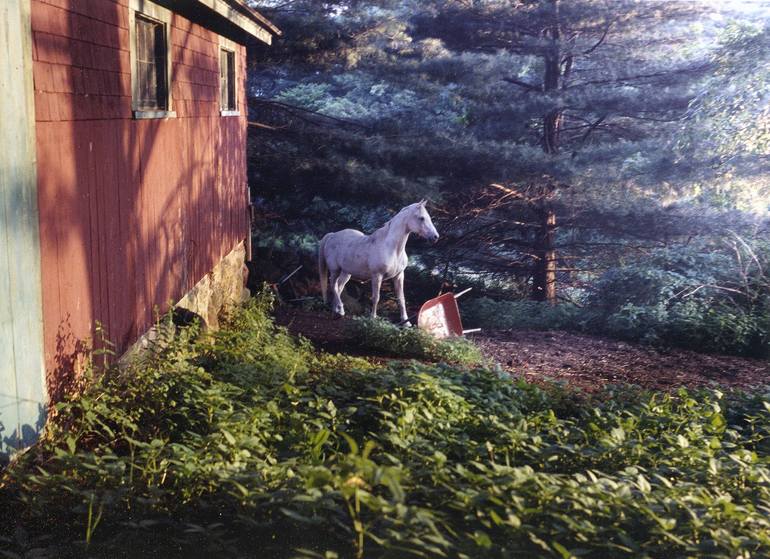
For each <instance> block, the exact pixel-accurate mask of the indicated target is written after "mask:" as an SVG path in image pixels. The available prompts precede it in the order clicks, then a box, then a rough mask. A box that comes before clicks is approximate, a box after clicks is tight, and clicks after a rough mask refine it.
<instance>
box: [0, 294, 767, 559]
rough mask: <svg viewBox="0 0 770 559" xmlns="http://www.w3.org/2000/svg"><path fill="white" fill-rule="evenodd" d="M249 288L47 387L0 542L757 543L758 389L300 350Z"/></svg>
mask: <svg viewBox="0 0 770 559" xmlns="http://www.w3.org/2000/svg"><path fill="white" fill-rule="evenodd" d="M269 306H270V301H269V299H268V298H266V297H264V296H263V297H261V298H258V299H257V300H255V301H254V302H253V303H252V304H251V305H249V306H248V307H247V308H245V309H243V310H241V311H238V312H237V313H236V314H235V315H234V316H233V317H232V319H231V322H230V324H229V325H228V326H227V327H226V328H224V329H223V330H221V331H220V332H218V333H217V334H215V335H212V336H203V335H201V334H200V333H199V332H198V331H197V330H196V329H194V328H193V329H188V330H185V331H182V332H180V333H179V334H178V335H177V336H175V337H174V338H173V339H171V340H169V343H168V345H167V346H165V347H164V348H162V349H159V351H158V352H156V353H155V354H153V355H150V356H147V357H146V358H145V359H142V360H141V361H137V362H136V363H134V364H133V365H132V366H131V367H130V368H128V369H126V370H124V371H121V372H117V371H115V372H112V373H110V374H107V375H104V376H101V377H99V378H97V379H94V381H93V382H92V384H91V386H90V388H89V389H88V390H87V391H86V393H85V394H84V395H82V397H80V398H78V399H73V400H71V401H67V402H64V403H62V404H60V405H59V406H57V410H56V415H55V417H54V418H52V420H51V421H50V422H49V426H48V430H47V432H46V434H45V436H44V438H43V440H42V441H41V442H40V443H39V444H38V445H36V446H35V447H34V448H32V449H31V450H30V451H29V452H27V453H25V454H24V455H23V456H21V457H20V458H19V459H18V460H17V461H15V462H14V463H13V464H12V466H11V467H10V468H9V469H8V470H7V471H6V472H5V474H4V476H3V482H2V488H1V489H0V511H2V513H0V514H2V516H3V518H0V520H1V522H0V550H2V551H3V554H4V555H5V556H7V557H23V556H29V557H31V556H34V557H86V556H87V557H110V558H116V557H150V556H151V557H211V556H227V557H260V558H262V557H329V558H331V557H408V556H412V555H413V556H417V557H485V558H486V557H520V556H524V557H537V556H542V557H564V558H566V557H672V556H678V557H681V556H688V555H689V556H698V557H763V556H767V555H768V554H770V514H768V513H770V469H768V465H769V463H770V393H766V392H763V391H762V390H755V391H754V392H753V393H752V394H738V393H722V392H720V391H718V390H708V391H707V390H701V391H686V390H681V391H679V392H676V393H666V394H661V393H649V392H643V391H638V390H633V389H623V390H618V391H616V392H609V391H608V392H604V393H601V394H599V395H595V396H593V397H590V398H588V397H581V396H579V395H576V394H575V393H572V392H570V391H566V390H562V389H560V388H558V387H555V386H554V387H538V386H534V385H532V384H527V383H525V382H522V381H512V380H511V378H510V377H509V376H508V375H506V374H503V373H502V372H501V371H499V370H494V369H471V368H467V367H461V366H452V365H445V364H430V363H418V362H415V361H400V362H393V363H389V364H376V365H375V364H372V363H371V362H369V361H367V360H364V359H361V358H356V357H350V356H345V355H330V354H325V353H317V352H316V351H315V350H314V349H313V347H312V346H311V345H310V344H309V343H308V342H306V341H302V340H299V341H298V340H296V339H295V338H293V337H291V336H290V335H288V334H287V332H286V331H285V330H283V329H281V328H277V327H276V326H275V325H274V324H273V322H272V321H271V319H270V318H269V315H268V310H269Z"/></svg>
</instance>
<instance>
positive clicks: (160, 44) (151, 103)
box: [135, 16, 168, 111]
mask: <svg viewBox="0 0 770 559" xmlns="http://www.w3.org/2000/svg"><path fill="white" fill-rule="evenodd" d="M164 27H165V26H164V25H163V24H162V23H160V22H157V21H153V20H151V19H147V18H145V17H140V16H137V17H136V69H135V72H136V104H135V106H136V109H137V110H141V111H166V110H168V84H167V83H166V51H167V50H168V47H167V46H166V30H165V28H164Z"/></svg>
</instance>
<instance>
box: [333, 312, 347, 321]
mask: <svg viewBox="0 0 770 559" xmlns="http://www.w3.org/2000/svg"><path fill="white" fill-rule="evenodd" d="M343 316H345V314H344V313H342V314H340V313H338V312H337V311H334V312H333V313H332V318H333V319H334V320H339V319H340V318H342V317H343Z"/></svg>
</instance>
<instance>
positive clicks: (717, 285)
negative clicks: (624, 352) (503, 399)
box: [461, 239, 770, 357]
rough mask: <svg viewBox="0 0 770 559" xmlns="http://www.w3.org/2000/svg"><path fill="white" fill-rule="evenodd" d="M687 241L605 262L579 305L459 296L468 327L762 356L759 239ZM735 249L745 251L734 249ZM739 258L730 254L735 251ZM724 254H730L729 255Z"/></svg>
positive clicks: (768, 292) (765, 326) (766, 305)
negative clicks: (617, 263)
mask: <svg viewBox="0 0 770 559" xmlns="http://www.w3.org/2000/svg"><path fill="white" fill-rule="evenodd" d="M741 241H742V243H743V245H742V244H741V243H737V242H736V243H735V244H734V245H728V246H727V248H726V247H725V246H724V245H723V246H719V245H715V244H712V243H705V244H703V243H702V242H694V243H692V245H691V246H689V247H686V248H685V247H680V248H677V249H667V250H659V251H656V252H654V253H652V254H651V255H649V256H648V257H647V258H646V259H644V260H643V261H639V262H634V263H630V264H629V265H627V266H624V267H619V268H611V269H610V270H608V271H606V272H605V273H603V274H602V275H601V276H599V277H598V278H597V279H596V280H595V281H594V282H593V283H592V284H591V286H590V288H589V289H588V290H587V294H585V295H584V296H583V298H582V299H583V300H582V306H581V307H578V306H575V305H572V304H568V303H564V304H560V305H558V306H550V305H548V304H546V303H536V302H533V301H505V300H497V301H496V300H492V299H490V298H486V297H482V298H479V299H471V300H468V301H464V302H461V306H462V310H463V317H464V318H465V321H466V322H467V323H468V324H469V325H472V326H481V327H483V328H503V329H505V328H518V329H535V330H557V329H566V330H577V331H581V332H586V333H590V334H602V335H608V336H612V337H616V338H621V339H626V340H634V341H642V342H646V343H651V344H656V345H668V346H679V347H685V348H689V349H694V350H697V351H713V352H722V353H734V354H739V355H749V356H756V357H767V356H769V355H770V318H769V317H768V309H770V282H768V278H767V277H766V276H765V273H764V270H765V269H766V266H767V262H768V257H769V256H770V252H768V246H767V243H766V242H763V241H756V242H754V243H753V244H751V245H749V244H748V243H746V242H745V241H743V239H741ZM741 248H742V249H743V250H744V251H745V252H743V253H740V250H741ZM733 250H739V252H738V254H739V256H738V257H737V259H736V253H735V252H732V251H733ZM731 252H732V254H731Z"/></svg>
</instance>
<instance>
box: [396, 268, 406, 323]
mask: <svg viewBox="0 0 770 559" xmlns="http://www.w3.org/2000/svg"><path fill="white" fill-rule="evenodd" d="M393 288H394V289H395V290H396V298H397V299H398V309H399V310H400V311H401V322H402V323H403V325H404V326H410V324H409V320H408V318H409V316H408V315H407V314H406V299H405V298H404V272H401V273H400V274H398V275H397V276H396V277H394V278H393Z"/></svg>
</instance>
